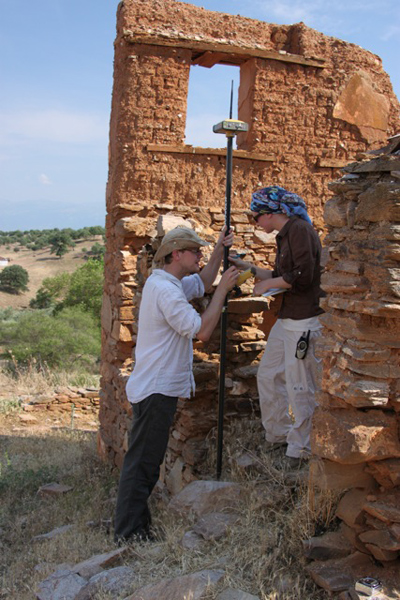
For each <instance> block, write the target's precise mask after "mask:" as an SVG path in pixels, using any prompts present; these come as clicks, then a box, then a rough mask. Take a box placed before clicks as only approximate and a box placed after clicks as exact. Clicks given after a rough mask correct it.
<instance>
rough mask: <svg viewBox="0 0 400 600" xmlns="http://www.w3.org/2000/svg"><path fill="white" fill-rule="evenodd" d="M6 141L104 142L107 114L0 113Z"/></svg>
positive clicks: (0, 126) (56, 112) (57, 111)
mask: <svg viewBox="0 0 400 600" xmlns="http://www.w3.org/2000/svg"><path fill="white" fill-rule="evenodd" d="M0 128H1V129H2V131H3V136H2V137H3V141H5V140H7V142H9V143H10V142H11V141H12V142H13V143H21V142H29V141H32V140H35V141H38V140H39V141H50V142H57V143H61V144H64V143H66V144H90V143H93V142H98V141H101V142H104V141H106V140H107V136H108V115H107V116H106V115H100V114H93V113H79V112H69V111H65V110H58V109H44V110H36V111H30V112H28V111H23V112H14V113H7V114H6V113H2V114H0Z"/></svg>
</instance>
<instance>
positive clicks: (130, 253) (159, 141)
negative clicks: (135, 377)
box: [99, 0, 399, 478]
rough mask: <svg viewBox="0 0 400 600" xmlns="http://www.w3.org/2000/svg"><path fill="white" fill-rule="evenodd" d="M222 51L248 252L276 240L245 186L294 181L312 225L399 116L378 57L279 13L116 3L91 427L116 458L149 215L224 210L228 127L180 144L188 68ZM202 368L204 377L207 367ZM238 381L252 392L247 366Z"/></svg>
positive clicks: (125, 414)
mask: <svg viewBox="0 0 400 600" xmlns="http://www.w3.org/2000/svg"><path fill="white" fill-rule="evenodd" d="M217 63H221V64H233V65H236V66H237V67H238V68H240V89H239V107H238V116H239V118H241V119H243V120H245V121H246V122H248V123H249V125H250V128H249V132H248V133H246V134H240V136H238V148H239V149H238V150H235V151H234V159H233V190H232V191H233V194H232V208H233V215H234V217H235V218H234V219H233V220H234V223H235V226H236V230H237V231H238V233H239V234H240V236H241V237H240V238H239V241H238V245H241V244H242V246H243V247H244V248H247V249H250V250H251V252H252V254H253V256H251V258H254V259H255V261H256V262H261V261H263V260H264V259H265V258H268V254H271V253H273V244H270V245H269V246H268V245H267V246H266V247H265V246H264V242H263V241H260V236H259V234H257V235H256V234H255V233H254V229H253V227H252V226H251V225H250V223H249V221H248V217H247V215H246V213H245V208H247V207H248V204H249V199H250V195H251V192H252V191H253V190H254V189H256V188H257V187H260V186H262V185H268V184H271V183H277V184H281V185H283V186H284V187H287V188H288V189H290V190H292V191H295V192H297V193H299V194H300V195H302V196H303V197H304V198H305V199H306V201H307V203H308V205H309V207H310V213H311V215H312V217H313V220H314V223H315V224H316V226H317V227H318V228H319V229H320V230H321V229H322V227H323V206H324V204H325V201H326V199H327V198H328V196H329V192H328V189H327V186H328V182H329V181H331V180H332V179H334V175H335V172H336V169H337V168H338V167H340V166H343V165H345V164H347V163H348V162H349V161H350V160H354V159H355V157H356V156H357V154H358V153H360V152H361V153H362V152H364V151H365V150H366V149H367V148H370V147H371V144H372V146H373V147H374V145H376V146H379V145H380V144H381V142H382V140H386V137H387V135H388V133H389V134H390V133H394V132H395V130H396V128H397V127H398V126H399V118H398V112H399V103H398V100H397V99H396V97H395V96H394V94H393V90H392V87H391V84H390V80H389V77H388V76H387V74H386V73H385V72H384V70H383V68H382V64H381V61H380V59H379V58H378V57H377V56H375V55H373V54H371V53H370V52H367V51H365V50H363V49H362V48H359V47H358V46H355V45H353V44H348V43H346V42H342V41H340V40H337V39H334V38H330V37H326V36H324V35H323V34H321V33H319V32H317V31H314V30H312V29H309V28H308V27H306V26H305V25H304V24H303V23H300V24H297V25H293V26H276V25H273V24H269V23H263V22H258V21H254V20H251V19H247V18H244V17H240V16H230V15H224V14H222V13H212V12H209V11H206V10H204V9H201V8H197V7H193V6H190V5H188V4H183V3H179V2H174V1H173V0H163V1H162V2H161V1H160V0H135V1H133V0H125V1H124V2H122V3H121V4H120V6H119V9H118V21H117V38H116V42H115V63H114V88H113V99H112V114H111V122H110V163H109V180H108V185H107V220H106V234H107V253H106V256H105V274H106V277H105V290H104V301H103V320H102V324H103V334H102V335H103V344H102V348H103V349H102V392H101V394H102V402H101V411H100V419H101V427H100V434H99V450H100V452H101V453H102V455H103V456H106V457H107V458H109V459H110V460H111V462H113V463H114V464H116V465H118V466H120V464H121V460H122V456H123V452H124V449H125V448H126V445H127V429H128V427H129V421H130V407H129V405H128V404H127V402H126V398H125V392H124V385H125V381H126V376H127V374H128V373H129V371H130V369H131V368H132V350H133V348H134V342H135V337H134V336H135V328H136V315H137V309H138V305H139V303H140V290H141V286H142V285H143V282H144V279H145V277H146V275H147V272H148V264H147V262H146V260H147V259H146V253H147V252H149V251H150V253H151V251H152V247H153V245H154V243H155V244H156V243H157V237H159V235H160V234H161V233H162V232H163V226H162V222H161V225H160V221H158V218H159V217H160V216H164V215H166V214H169V215H170V216H171V215H172V216H181V217H183V218H184V219H189V218H190V219H193V226H194V227H195V228H196V229H197V230H198V231H199V233H201V234H203V233H205V234H206V235H208V236H209V239H210V240H211V239H214V240H215V238H216V232H217V231H218V230H219V229H220V227H221V225H222V224H223V220H224V217H223V206H224V201H225V154H226V151H225V146H224V144H225V139H224V138H223V136H220V139H221V146H224V147H223V148H221V149H207V148H195V147H192V146H187V145H185V144H184V136H185V121H186V109H187V91H188V81H189V74H190V71H191V69H193V68H202V67H208V68H212V66H213V65H215V64H217ZM211 91H212V90H210V92H211ZM366 98H367V102H366V101H365V99H366ZM226 116H227V115H221V118H224V117H226ZM157 223H158V225H157ZM156 226H159V230H158V231H157V230H156ZM257 236H258V237H257ZM263 249H264V250H265V251H264V252H263V251H262V250H263ZM269 258H273V257H269ZM267 264H268V263H267ZM240 310H242V309H240ZM252 310H253V308H252V309H251V310H250V309H247V315H246V316H243V315H241V316H239V317H238V318H237V319H236V320H235V322H234V324H233V325H232V329H233V330H234V331H235V332H236V331H240V335H239V334H238V335H237V337H239V338H240V340H235V338H233V341H238V342H240V343H235V344H234V346H235V347H236V349H235V350H234V352H232V354H231V357H230V359H232V363H231V364H230V366H229V368H228V372H229V373H233V368H234V366H235V364H236V365H238V364H239V363H240V365H241V366H244V367H245V368H246V369H247V368H250V371H249V372H251V368H253V373H254V363H256V362H257V358H258V355H259V352H260V349H261V348H262V345H263V344H262V343H261V342H262V340H261V341H260V337H259V334H258V333H255V325H260V323H259V322H260V313H254V315H253V314H252ZM260 310H261V309H260ZM247 328H248V329H250V330H251V333H246V332H247V331H248V329H247ZM264 329H266V330H267V329H268V327H267V325H266V326H265V327H264ZM257 330H258V329H257ZM232 335H234V334H233V333H232ZM235 335H236V333H235ZM264 343H265V342H264ZM196 344H197V342H196ZM246 344H248V345H246ZM252 344H255V346H252ZM217 346H218V344H217V341H216V340H214V341H211V343H210V344H209V345H207V347H206V348H198V350H199V354H198V355H197V366H198V367H199V370H203V371H205V372H207V369H208V368H209V367H208V363H209V362H210V361H209V357H210V356H211V357H213V361H214V362H213V366H212V367H210V369H212V370H213V373H214V376H213V380H212V381H206V382H203V383H202V384H201V385H204V386H205V388H206V389H205V390H200V391H201V393H202V394H203V392H204V396H202V398H206V399H205V400H204V402H208V407H209V409H210V413H209V414H210V415H211V414H212V412H213V411H214V409H215V405H216V391H215V390H216V384H215V377H216V375H215V371H216V367H215V364H216V362H215V361H217V354H218V347H217ZM200 350H201V352H200ZM239 350H240V351H239ZM244 357H245V358H244ZM234 358H235V360H236V363H235V360H233V359H234ZM202 361H204V363H205V365H206V366H204V365H203V364H202ZM241 361H244V362H243V364H242V362H241ZM198 377H200V375H198ZM203 377H204V378H205V379H208V375H204V373H203ZM235 377H236V376H235ZM235 377H233V379H232V378H231V377H228V380H229V379H232V382H233V383H232V386H233V387H232V390H234V389H239V388H238V386H237V383H236V378H235ZM200 383H201V382H199V384H200ZM228 383H229V381H228ZM201 385H200V386H199V388H201ZM207 386H208V387H207ZM245 386H246V387H248V389H249V392H248V396H249V398H250V401H251V402H250V403H251V405H252V404H253V399H254V398H255V395H256V392H255V381H254V377H253V378H250V379H248V380H246V381H245ZM239 387H240V386H239ZM243 389H244V388H243ZM200 391H199V393H200ZM246 393H247V392H246ZM231 395H232V396H234V394H231ZM241 395H242V396H243V397H244V395H245V393H243V394H241ZM197 402H199V404H198V409H196V403H197ZM202 403H203V400H200V399H199V396H196V400H195V401H191V402H190V403H188V405H187V406H188V410H189V407H190V411H193V414H192V413H191V416H190V418H189V416H188V417H187V419H186V420H187V422H188V423H189V422H190V423H191V424H193V423H194V421H195V420H196V419H198V418H199V415H198V412H197V413H196V417H194V416H193V415H194V413H195V412H196V411H199V412H200V413H201V412H202V410H203V405H202ZM228 414H230V413H229V411H228ZM185 418H186V417H185ZM214 420H215V415H213V417H212V419H211V418H209V417H207V419H206V420H205V423H204V428H203V427H202V428H201V433H200V432H199V434H198V435H199V436H202V435H203V433H204V432H203V429H204V430H205V429H206V428H207V427H209V426H211V425H212V423H214ZM211 421H212V422H211ZM188 426H189V425H188ZM190 426H192V425H190ZM194 429H195V426H194V425H193V430H194ZM172 440H173V441H172V442H171V444H172V446H171V452H176V453H179V452H180V451H181V450H182V448H183V446H185V447H188V444H187V441H188V440H187V438H185V434H184V433H182V431H181V429H179V431H178V433H176V434H175V435H174V436H173V438H172ZM174 440H175V441H174ZM182 451H183V450H182ZM193 456H194V455H193ZM185 460H188V458H187V456H186V457H185ZM192 460H193V461H194V460H195V458H192ZM188 477H189V475H188ZM189 478H190V477H189Z"/></svg>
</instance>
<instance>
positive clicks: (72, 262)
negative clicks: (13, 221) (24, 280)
mask: <svg viewBox="0 0 400 600" xmlns="http://www.w3.org/2000/svg"><path fill="white" fill-rule="evenodd" d="M95 242H99V243H102V237H101V235H99V236H93V238H90V239H87V240H83V241H81V242H76V246H75V248H72V249H71V250H69V252H68V253H67V254H65V255H64V256H63V257H62V258H58V257H57V256H55V255H54V254H50V249H49V248H44V249H43V250H37V251H33V250H30V249H28V248H21V250H20V251H19V252H14V251H13V248H14V246H13V245H10V248H9V249H8V250H6V248H5V246H0V255H1V256H4V257H5V258H9V259H11V262H10V263H9V265H10V266H11V265H20V266H21V267H23V268H24V269H26V270H27V271H28V274H29V283H28V288H29V290H28V291H27V292H24V293H22V294H20V295H14V294H8V293H6V292H2V291H0V308H7V307H9V306H11V307H12V308H28V307H29V302H30V300H31V299H32V298H34V297H35V296H36V292H37V290H38V289H39V287H40V286H41V284H42V281H43V279H46V277H54V276H55V275H58V274H59V273H62V272H67V273H72V272H73V271H75V270H76V269H77V268H78V267H80V266H81V265H82V264H83V263H84V262H85V251H84V249H85V248H86V249H87V250H89V249H90V248H91V246H92V245H93V244H94V243H95ZM15 246H18V244H15ZM0 269H2V267H0Z"/></svg>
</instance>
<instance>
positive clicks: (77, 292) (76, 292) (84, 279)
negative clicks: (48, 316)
mask: <svg viewBox="0 0 400 600" xmlns="http://www.w3.org/2000/svg"><path fill="white" fill-rule="evenodd" d="M103 281H104V265H103V261H100V260H88V262H87V263H85V264H84V265H82V266H81V267H79V269H77V270H76V271H74V273H72V275H71V281H70V284H69V289H68V292H67V293H66V296H65V298H64V301H63V302H62V303H61V305H60V308H64V307H66V306H80V307H81V308H82V309H83V310H85V311H88V312H89V313H91V314H92V315H93V316H94V317H95V319H96V320H97V322H98V323H99V325H100V311H101V303H102V298H103Z"/></svg>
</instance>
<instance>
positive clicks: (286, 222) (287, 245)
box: [230, 185, 323, 467]
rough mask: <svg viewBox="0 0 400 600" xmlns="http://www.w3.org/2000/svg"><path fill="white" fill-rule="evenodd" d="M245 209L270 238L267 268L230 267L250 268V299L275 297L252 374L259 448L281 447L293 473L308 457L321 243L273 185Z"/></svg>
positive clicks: (290, 196)
mask: <svg viewBox="0 0 400 600" xmlns="http://www.w3.org/2000/svg"><path fill="white" fill-rule="evenodd" d="M250 210H251V213H252V216H253V219H254V221H255V223H256V225H257V226H258V227H260V228H261V229H263V230H264V231H265V232H266V233H272V232H273V231H277V236H276V244H277V252H276V260H275V265H274V268H273V270H269V269H264V268H261V267H255V266H254V265H251V264H250V263H248V262H245V261H243V260H238V259H230V260H231V262H232V263H234V264H235V265H236V266H237V267H238V268H240V269H248V268H249V267H251V266H253V268H254V269H255V273H256V278H257V279H258V281H257V283H256V284H255V286H254V292H253V294H254V295H262V294H266V295H269V294H271V293H281V297H282V304H281V308H280V309H279V312H278V320H277V322H276V323H275V325H274V326H273V327H272V329H271V332H270V334H269V337H268V341H267V346H266V349H265V352H264V355H263V357H262V359H261V362H260V365H259V368H258V374H257V386H258V392H259V397H260V408H261V419H262V423H263V426H264V429H265V437H266V440H267V445H268V447H269V448H272V449H273V448H275V447H279V446H283V445H285V446H287V448H286V457H287V463H288V464H289V465H290V466H292V467H297V466H299V465H300V464H301V463H303V462H304V461H305V460H307V458H308V457H309V456H310V453H311V448H310V431H311V419H312V415H313V412H314V408H315V404H316V403H315V391H316V382H317V371H318V364H319V360H318V359H317V357H316V356H315V353H314V347H315V340H316V339H317V338H318V337H319V336H320V335H321V324H320V322H319V319H318V315H320V314H321V313H322V312H323V310H322V309H321V308H320V306H319V299H320V297H321V296H322V295H323V294H322V291H321V288H320V275H321V242H320V239H319V236H318V233H317V232H316V231H315V229H314V227H313V225H312V223H311V220H310V217H309V216H308V213H307V207H306V204H305V202H304V200H303V199H302V198H301V197H300V196H298V195H297V194H295V193H293V192H289V191H287V190H286V189H284V188H282V187H280V186H278V185H271V186H268V187H265V188H262V189H260V190H257V191H256V192H254V193H253V195H252V201H251V205H250ZM278 290H279V291H278ZM289 407H291V410H292V415H293V417H294V420H293V419H292V417H291V416H290V414H289Z"/></svg>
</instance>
